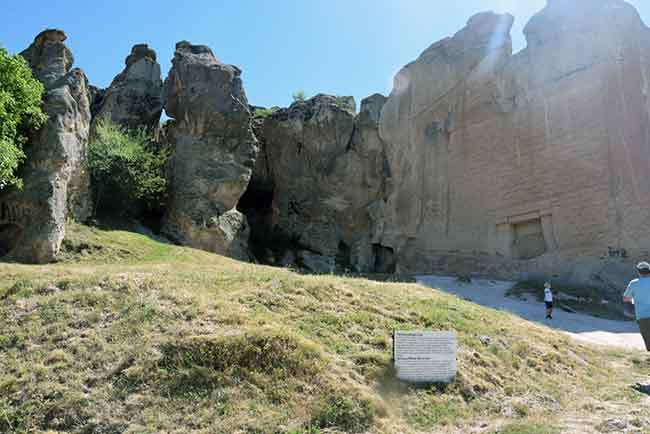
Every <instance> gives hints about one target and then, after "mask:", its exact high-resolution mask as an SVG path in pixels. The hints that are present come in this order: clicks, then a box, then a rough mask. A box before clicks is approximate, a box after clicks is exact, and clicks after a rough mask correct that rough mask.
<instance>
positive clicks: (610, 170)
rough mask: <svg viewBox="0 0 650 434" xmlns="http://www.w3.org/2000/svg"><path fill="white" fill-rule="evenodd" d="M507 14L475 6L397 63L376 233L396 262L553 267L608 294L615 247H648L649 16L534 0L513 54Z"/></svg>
mask: <svg viewBox="0 0 650 434" xmlns="http://www.w3.org/2000/svg"><path fill="white" fill-rule="evenodd" d="M511 24H512V17H510V16H508V15H496V14H492V13H484V14H479V15H477V16H475V17H473V18H472V19H470V21H469V22H468V24H467V27H465V28H464V29H463V30H461V31H460V32H459V33H457V34H456V35H455V36H454V37H453V38H447V39H445V40H442V41H440V42H438V43H436V44H434V45H432V46H431V47H430V48H429V49H427V50H426V51H425V52H424V53H423V54H422V55H421V56H420V58H419V59H418V60H417V61H415V62H413V63H411V64H409V65H408V66H406V67H405V68H404V69H403V70H402V71H400V72H399V74H398V75H397V76H396V78H395V87H394V89H393V92H392V93H391V95H390V98H389V100H388V102H387V103H386V105H385V106H384V109H383V111H382V116H381V121H380V133H381V137H382V139H384V140H385V141H386V143H387V145H388V146H387V149H388V153H387V154H388V165H389V168H390V173H391V182H390V184H391V188H390V189H389V198H388V201H387V205H386V208H385V215H386V217H385V221H384V228H383V233H382V234H381V235H380V237H379V240H380V242H381V243H382V244H383V245H386V246H390V247H392V248H393V249H394V251H395V252H396V255H397V261H398V269H399V271H402V272H432V271H436V272H458V271H464V272H467V271H471V272H476V273H484V274H491V275H502V276H507V277H519V278H531V277H540V278H541V277H546V278H551V277H555V278H557V279H558V280H564V281H566V282H574V283H579V284H581V285H585V284H588V285H594V286H598V287H605V288H609V289H610V290H611V291H612V292H611V293H612V295H613V296H616V297H618V292H619V290H620V288H619V286H620V282H621V281H622V279H621V278H622V276H623V274H624V272H623V270H630V268H629V266H628V265H626V264H625V260H624V259H623V258H621V257H628V258H629V260H635V259H637V258H640V257H644V256H647V255H648V250H650V234H648V232H647V230H646V229H647V226H648V223H650V207H648V206H647V204H646V203H645V202H646V200H645V196H646V195H647V194H648V193H649V191H648V190H649V189H650V185H649V184H648V183H647V182H646V180H645V178H646V175H647V174H648V173H649V172H648V171H649V169H650V154H649V151H650V100H649V99H648V92H649V83H650V63H649V62H650V30H649V29H648V28H647V27H646V26H645V25H644V24H643V23H642V21H641V19H640V17H639V15H638V14H637V12H636V11H635V10H634V8H633V7H631V6H630V5H629V4H627V3H625V2H623V1H621V0H591V1H588V2H587V1H569V0H549V3H548V6H547V7H546V8H545V9H544V10H542V11H541V12H539V13H538V14H537V15H536V16H535V17H533V18H532V20H531V21H530V22H529V23H528V25H527V26H526V29H525V33H526V38H527V41H528V46H527V48H526V49H525V50H523V51H522V52H520V53H518V54H516V55H514V56H513V55H511V43H510V36H509V31H510V27H511ZM613 277H616V280H615V281H610V280H611V279H613ZM619 279H621V280H619Z"/></svg>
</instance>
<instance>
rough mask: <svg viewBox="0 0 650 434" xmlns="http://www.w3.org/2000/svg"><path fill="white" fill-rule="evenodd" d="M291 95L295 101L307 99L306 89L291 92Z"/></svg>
mask: <svg viewBox="0 0 650 434" xmlns="http://www.w3.org/2000/svg"><path fill="white" fill-rule="evenodd" d="M291 97H292V98H293V101H294V102H299V101H300V102H302V101H305V100H306V99H307V94H305V91H304V90H299V91H296V92H294V93H292V94H291Z"/></svg>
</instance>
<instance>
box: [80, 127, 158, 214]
mask: <svg viewBox="0 0 650 434" xmlns="http://www.w3.org/2000/svg"><path fill="white" fill-rule="evenodd" d="M168 158H169V150H168V149H167V148H163V149H160V150H157V149H155V146H154V144H153V142H152V140H151V137H150V135H149V133H147V132H146V131H145V130H139V131H126V130H123V129H121V128H120V127H119V126H117V125H115V124H114V123H112V122H110V121H103V122H100V123H99V124H98V125H97V129H96V132H95V134H94V136H93V138H92V139H91V141H90V144H89V146H88V167H89V169H90V175H91V177H92V185H93V193H94V196H95V207H96V210H98V209H101V210H102V211H104V212H106V213H109V214H120V215H130V216H131V217H136V216H137V214H138V213H139V212H141V211H143V210H146V211H157V210H159V209H160V208H161V207H162V206H163V203H164V200H165V195H166V192H167V180H166V179H165V176H164V171H165V166H166V164H167V159H168Z"/></svg>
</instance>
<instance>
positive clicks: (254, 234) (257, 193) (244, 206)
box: [237, 183, 286, 263]
mask: <svg viewBox="0 0 650 434" xmlns="http://www.w3.org/2000/svg"><path fill="white" fill-rule="evenodd" d="M237 209H239V211H240V212H242V213H243V214H244V215H245V216H246V218H247V219H248V225H249V227H250V231H251V234H250V240H249V242H250V247H251V251H252V253H253V255H254V256H255V258H256V259H257V260H258V261H260V262H262V263H267V262H268V258H267V257H268V250H273V251H274V252H275V253H278V252H280V250H281V247H282V244H286V243H281V242H278V240H277V239H276V238H277V236H276V234H275V231H274V229H273V222H272V216H273V189H272V188H260V187H259V186H256V185H254V184H253V183H251V184H249V186H248V189H246V191H245V192H244V195H243V196H242V197H241V199H239V204H238V205H237Z"/></svg>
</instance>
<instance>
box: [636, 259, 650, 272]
mask: <svg viewBox="0 0 650 434" xmlns="http://www.w3.org/2000/svg"><path fill="white" fill-rule="evenodd" d="M636 269H637V270H644V271H650V264H648V263H647V262H645V261H644V262H639V263H638V264H637V266H636Z"/></svg>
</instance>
